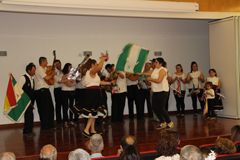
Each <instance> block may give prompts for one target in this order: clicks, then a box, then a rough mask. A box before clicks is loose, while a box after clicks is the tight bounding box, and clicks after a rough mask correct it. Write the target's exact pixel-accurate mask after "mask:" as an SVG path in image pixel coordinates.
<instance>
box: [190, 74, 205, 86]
mask: <svg viewBox="0 0 240 160" xmlns="http://www.w3.org/2000/svg"><path fill="white" fill-rule="evenodd" d="M201 73H202V72H201V71H196V72H194V71H192V73H190V72H189V74H190V76H191V77H192V78H193V79H192V80H191V81H190V82H189V83H188V88H189V89H192V88H193V84H194V86H195V88H198V77H199V76H200V75H201ZM201 83H202V82H201Z"/></svg>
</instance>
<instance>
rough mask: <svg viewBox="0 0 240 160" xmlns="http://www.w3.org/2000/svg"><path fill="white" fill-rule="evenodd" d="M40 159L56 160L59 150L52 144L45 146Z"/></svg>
mask: <svg viewBox="0 0 240 160" xmlns="http://www.w3.org/2000/svg"><path fill="white" fill-rule="evenodd" d="M40 158H48V159H50V160H56V159H57V149H56V148H55V147H54V146H53V145H51V144H47V145H45V146H43V148H42V149H41V152H40Z"/></svg>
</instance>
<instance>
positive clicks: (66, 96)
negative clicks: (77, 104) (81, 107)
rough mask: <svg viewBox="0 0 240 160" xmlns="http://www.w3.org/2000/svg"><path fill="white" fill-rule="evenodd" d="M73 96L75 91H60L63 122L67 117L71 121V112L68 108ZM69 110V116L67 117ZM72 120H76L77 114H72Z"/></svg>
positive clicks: (71, 103) (71, 104)
mask: <svg viewBox="0 0 240 160" xmlns="http://www.w3.org/2000/svg"><path fill="white" fill-rule="evenodd" d="M74 98H75V91H62V99H63V122H67V121H68V118H69V119H70V121H73V113H72V112H71V111H70V110H69V106H73V102H74ZM68 112H69V117H68ZM74 121H75V122H77V121H78V115H77V114H76V113H75V114H74Z"/></svg>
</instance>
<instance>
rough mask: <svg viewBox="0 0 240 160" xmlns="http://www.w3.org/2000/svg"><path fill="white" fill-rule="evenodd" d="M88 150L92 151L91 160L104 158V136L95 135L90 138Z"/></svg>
mask: <svg viewBox="0 0 240 160" xmlns="http://www.w3.org/2000/svg"><path fill="white" fill-rule="evenodd" d="M88 148H89V150H90V151H91V158H98V157H103V155H102V150H103V149H104V144H103V139H102V136H101V135H100V134H94V135H93V136H92V137H91V138H90V142H89V145H88Z"/></svg>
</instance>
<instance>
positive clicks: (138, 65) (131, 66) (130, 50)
mask: <svg viewBox="0 0 240 160" xmlns="http://www.w3.org/2000/svg"><path fill="white" fill-rule="evenodd" d="M148 53H149V50H148V49H146V48H143V47H141V46H139V45H137V44H134V43H128V44H127V45H126V46H125V47H124V48H123V52H122V53H121V54H120V56H119V57H118V61H117V64H116V70H120V71H125V72H129V73H137V72H139V73H140V72H142V69H143V66H144V64H145V62H146V60H147V57H148Z"/></svg>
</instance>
